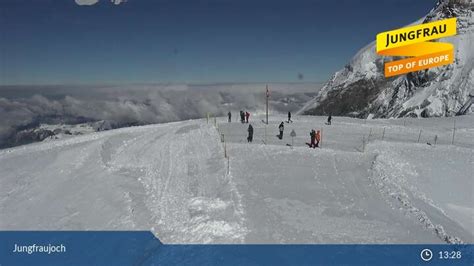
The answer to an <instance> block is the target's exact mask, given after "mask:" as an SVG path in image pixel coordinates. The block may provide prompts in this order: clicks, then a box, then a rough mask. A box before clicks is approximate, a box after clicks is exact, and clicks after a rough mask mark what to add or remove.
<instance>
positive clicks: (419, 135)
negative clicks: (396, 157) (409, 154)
mask: <svg viewBox="0 0 474 266" xmlns="http://www.w3.org/2000/svg"><path fill="white" fill-rule="evenodd" d="M422 131H423V129H420V134H418V141H417V142H418V143H420V138H421V132H422Z"/></svg>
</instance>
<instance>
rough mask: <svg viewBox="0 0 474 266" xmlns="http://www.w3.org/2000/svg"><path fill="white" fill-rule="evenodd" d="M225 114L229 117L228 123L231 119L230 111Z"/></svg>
mask: <svg viewBox="0 0 474 266" xmlns="http://www.w3.org/2000/svg"><path fill="white" fill-rule="evenodd" d="M227 116H228V117H229V123H230V122H231V121H232V113H231V112H230V111H229V112H228V113H227Z"/></svg>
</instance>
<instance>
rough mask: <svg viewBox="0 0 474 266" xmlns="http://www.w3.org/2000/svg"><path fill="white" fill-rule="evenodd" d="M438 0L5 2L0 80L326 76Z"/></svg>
mask: <svg viewBox="0 0 474 266" xmlns="http://www.w3.org/2000/svg"><path fill="white" fill-rule="evenodd" d="M434 4H435V1H434V0H416V1H413V0H378V1H363V0H339V1H336V0H334V1H330V0H326V1H319V0H291V1H290V0H288V1H281V0H273V1H261V0H252V1H250V0H188V1H184V0H153V1H152V0H128V2H125V3H122V4H120V5H113V4H112V3H110V1H109V0H101V1H99V3H97V4H95V5H92V6H79V5H77V4H76V3H75V2H74V0H0V84H2V85H7V84H104V83H113V84H123V83H163V82H176V83H182V82H187V83H195V82H199V83H212V82H270V81H272V82H295V81H308V82H309V81H311V82H313V81H326V80H327V79H328V78H329V77H330V76H331V75H332V74H333V73H334V71H336V70H338V69H340V68H341V67H343V66H344V65H345V64H346V63H347V62H348V60H349V59H350V58H351V57H352V56H353V55H354V54H355V53H356V52H357V51H358V50H359V49H360V48H361V47H363V46H365V45H366V44H367V43H369V42H371V41H373V40H374V39H375V36H376V34H377V33H378V32H381V31H385V30H390V29H393V28H397V27H400V26H403V25H406V24H408V23H411V22H413V21H415V20H416V19H418V18H420V17H422V16H424V15H425V14H426V13H427V12H428V11H429V10H430V9H431V8H432V7H433V6H434ZM298 73H301V74H302V75H303V79H302V80H300V79H298Z"/></svg>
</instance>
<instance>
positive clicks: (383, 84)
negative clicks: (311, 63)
mask: <svg viewBox="0 0 474 266" xmlns="http://www.w3.org/2000/svg"><path fill="white" fill-rule="evenodd" d="M473 10H474V2H472V1H466V0H455V1H453V0H451V1H448V0H440V1H438V3H437V4H436V6H435V8H433V10H432V11H431V12H430V13H429V14H428V15H427V16H426V17H424V18H422V19H420V20H419V21H416V22H414V23H413V24H420V23H424V22H430V21H435V20H439V19H444V18H450V17H457V19H458V35H456V36H454V37H450V38H444V39H440V40H439V41H442V42H450V43H452V44H453V45H454V47H455V57H456V58H455V62H454V64H452V65H448V66H443V67H438V68H432V69H429V70H425V71H419V72H415V73H409V74H407V75H401V76H397V77H393V78H385V77H384V76H383V65H384V62H387V61H392V60H394V58H392V57H382V56H378V55H377V54H376V52H375V42H372V43H371V44H369V45H367V46H366V47H364V48H363V49H361V50H360V51H359V52H358V53H357V54H356V55H355V56H354V57H353V58H352V60H351V61H350V62H349V63H348V64H347V65H346V66H345V67H344V68H343V69H342V70H340V71H338V72H336V73H335V74H334V76H333V77H332V78H331V79H330V80H329V81H328V82H327V83H326V85H325V86H324V87H323V88H322V89H321V90H320V92H319V94H318V96H316V97H315V98H314V99H313V100H312V101H310V102H308V103H307V104H306V105H305V106H304V107H303V108H302V109H301V110H300V111H299V113H304V114H328V113H332V114H335V115H349V116H356V117H367V116H369V115H371V116H374V117H382V118H386V117H406V116H410V117H420V116H422V117H439V116H453V115H455V114H456V113H457V112H458V111H459V110H460V109H461V108H462V106H463V105H464V104H465V103H466V102H467V101H469V100H470V95H472V96H474V73H473V67H474V53H473V51H474V49H473V47H474V15H473ZM387 30H389V29H387ZM374 37H375V34H374Z"/></svg>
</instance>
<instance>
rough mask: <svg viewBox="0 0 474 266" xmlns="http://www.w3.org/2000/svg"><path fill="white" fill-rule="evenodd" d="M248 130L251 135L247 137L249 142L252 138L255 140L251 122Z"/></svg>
mask: <svg viewBox="0 0 474 266" xmlns="http://www.w3.org/2000/svg"><path fill="white" fill-rule="evenodd" d="M247 131H248V132H249V136H248V137H247V142H252V140H253V127H252V125H251V124H250V125H249V128H248V130H247Z"/></svg>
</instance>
